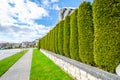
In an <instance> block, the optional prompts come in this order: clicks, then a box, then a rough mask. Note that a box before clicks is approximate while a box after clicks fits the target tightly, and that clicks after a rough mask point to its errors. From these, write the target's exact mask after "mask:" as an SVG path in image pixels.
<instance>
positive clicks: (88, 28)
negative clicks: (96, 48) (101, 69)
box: [78, 2, 94, 65]
mask: <svg viewBox="0 0 120 80" xmlns="http://www.w3.org/2000/svg"><path fill="white" fill-rule="evenodd" d="M92 19H93V17H92V6H91V4H90V2H83V3H81V5H80V6H79V9H78V37H79V38H78V40H79V56H80V59H81V61H82V62H84V63H87V64H90V65H93V64H94V59H93V40H94V27H93V20H92Z"/></svg>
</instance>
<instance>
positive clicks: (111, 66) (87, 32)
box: [38, 0, 120, 72]
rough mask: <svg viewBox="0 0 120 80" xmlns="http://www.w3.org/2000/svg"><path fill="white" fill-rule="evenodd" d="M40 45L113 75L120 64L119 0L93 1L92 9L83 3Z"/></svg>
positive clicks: (42, 39) (88, 4)
mask: <svg viewBox="0 0 120 80" xmlns="http://www.w3.org/2000/svg"><path fill="white" fill-rule="evenodd" d="M93 26H94V27H93ZM38 44H39V45H40V46H38V48H43V49H47V50H49V51H53V52H55V53H58V54H60V55H64V56H67V57H70V58H72V59H75V60H78V61H82V62H84V63H87V64H89V65H94V63H95V65H96V66H97V67H100V68H102V69H104V70H107V71H110V72H114V71H115V68H116V66H117V65H118V64H119V63H120V0H94V1H93V5H92V6H91V4H90V3H89V2H83V3H82V4H81V5H80V6H79V9H75V10H74V11H73V12H72V13H71V14H70V15H69V16H67V17H66V18H65V20H62V21H59V22H58V23H57V24H56V26H55V27H54V28H53V29H52V30H50V31H49V32H48V33H47V34H46V35H45V36H44V37H42V38H41V39H40V40H39V43H38Z"/></svg>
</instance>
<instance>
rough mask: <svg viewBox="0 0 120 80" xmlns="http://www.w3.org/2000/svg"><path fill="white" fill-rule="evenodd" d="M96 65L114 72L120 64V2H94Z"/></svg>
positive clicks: (115, 0)
mask: <svg viewBox="0 0 120 80" xmlns="http://www.w3.org/2000/svg"><path fill="white" fill-rule="evenodd" d="M93 16H94V26H95V41H94V58H95V63H96V64H97V65H98V66H99V67H101V68H103V69H104V70H107V71H110V72H114V70H115V68H116V66H117V65H118V64H119V63H120V0H94V2H93Z"/></svg>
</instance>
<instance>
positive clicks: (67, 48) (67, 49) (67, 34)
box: [63, 16, 70, 57]
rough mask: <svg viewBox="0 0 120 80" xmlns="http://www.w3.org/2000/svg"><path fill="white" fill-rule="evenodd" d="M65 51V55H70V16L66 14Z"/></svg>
mask: <svg viewBox="0 0 120 80" xmlns="http://www.w3.org/2000/svg"><path fill="white" fill-rule="evenodd" d="M63 51H64V54H65V56H67V57H70V16H66V18H65V21H64V44H63Z"/></svg>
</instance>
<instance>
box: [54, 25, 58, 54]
mask: <svg viewBox="0 0 120 80" xmlns="http://www.w3.org/2000/svg"><path fill="white" fill-rule="evenodd" d="M58 26H59V24H57V25H56V26H55V53H59V52H58Z"/></svg>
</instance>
